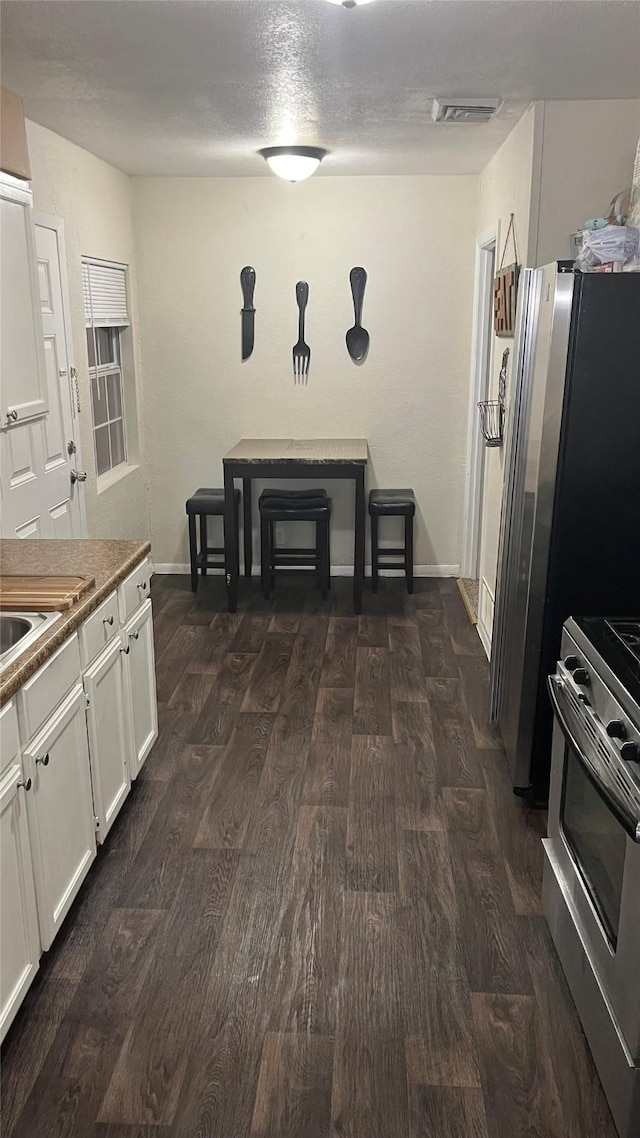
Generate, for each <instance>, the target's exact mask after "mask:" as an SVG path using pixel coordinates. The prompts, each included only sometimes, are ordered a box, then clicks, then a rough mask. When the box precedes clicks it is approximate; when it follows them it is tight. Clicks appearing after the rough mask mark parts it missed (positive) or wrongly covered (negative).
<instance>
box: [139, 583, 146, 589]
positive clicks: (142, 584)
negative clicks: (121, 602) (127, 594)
mask: <svg viewBox="0 0 640 1138" xmlns="http://www.w3.org/2000/svg"><path fill="white" fill-rule="evenodd" d="M138 588H139V589H144V590H146V588H147V582H146V581H140V582H139V584H138Z"/></svg>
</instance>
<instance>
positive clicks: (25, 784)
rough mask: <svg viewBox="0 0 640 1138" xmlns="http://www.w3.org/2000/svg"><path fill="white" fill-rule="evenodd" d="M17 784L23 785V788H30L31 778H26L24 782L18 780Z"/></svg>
mask: <svg viewBox="0 0 640 1138" xmlns="http://www.w3.org/2000/svg"><path fill="white" fill-rule="evenodd" d="M17 785H18V786H23V787H24V789H25V790H31V779H30V778H28V779H26V781H25V782H19V783H18V784H17Z"/></svg>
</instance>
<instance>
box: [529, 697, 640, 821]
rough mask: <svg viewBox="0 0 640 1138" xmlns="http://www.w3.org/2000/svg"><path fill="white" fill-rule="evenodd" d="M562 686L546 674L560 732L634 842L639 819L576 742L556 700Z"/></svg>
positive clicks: (591, 781)
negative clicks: (608, 784)
mask: <svg viewBox="0 0 640 1138" xmlns="http://www.w3.org/2000/svg"><path fill="white" fill-rule="evenodd" d="M562 687H563V680H562V678H561V677H560V676H555V675H554V676H547V688H548V689H549V698H550V700H551V705H552V707H553V711H554V714H555V717H556V720H557V722H558V726H559V727H560V729H561V731H562V734H563V735H564V737H565V739H566V740H567V742H568V743H569V745H570V746H571V747H572V748H573V750H574V751H575V753H576V755H577V756H578V759H579V760H580V764H581V766H582V768H583V770H584V773H585V774H586V776H587V778H588V779H589V782H590V783H591V785H592V786H593V788H594V790H596V791H597V793H598V794H599V795H600V797H601V798H602V799H603V801H604V802H606V804H607V806H608V807H609V809H610V811H611V813H612V814H613V815H614V817H615V818H617V819H618V822H619V823H620V825H621V826H622V828H623V829H624V830H625V831H626V833H627V834H628V835H629V837H631V838H633V840H634V842H640V819H638V817H637V816H636V814H634V812H633V811H632V810H630V809H629V807H628V806H627V805H626V803H625V802H621V801H620V799H619V798H618V797H617V795H616V794H615V793H614V791H613V790H612V789H611V787H609V786H607V783H606V782H605V781H604V780H603V778H602V775H601V774H600V772H599V770H598V768H597V767H596V766H595V765H594V763H592V761H591V759H590V758H589V757H588V755H586V754H585V753H584V748H583V747H582V746H581V744H580V743H579V742H578V740H577V739H576V737H575V735H574V733H573V731H572V730H571V727H570V726H569V724H568V723H567V721H566V719H565V716H564V713H563V711H562V708H561V706H560V702H559V700H558V692H559V691H561V690H562Z"/></svg>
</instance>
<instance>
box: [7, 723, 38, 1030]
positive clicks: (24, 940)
mask: <svg viewBox="0 0 640 1138" xmlns="http://www.w3.org/2000/svg"><path fill="white" fill-rule="evenodd" d="M5 713H6V715H7V717H11V718H13V719H15V706H14V704H13V703H10V704H7V706H6V707H4V708H3V709H2V713H1V714H2V717H3V719H4V717H5ZM15 722H16V733H17V719H16V720H15ZM6 740H7V736H6V733H5V732H4V730H3V733H2V743H3V748H4V745H5V742H6ZM16 742H17V740H16ZM7 759H8V762H7V761H6V760H7ZM2 761H3V766H4V768H5V771H4V774H3V776H2V780H1V781H0V857H1V859H2V860H1V861H0V871H1V875H2V876H1V884H0V905H1V908H2V921H1V922H0V954H1V955H0V959H1V962H2V964H1V968H0V1040H2V1039H4V1037H5V1035H6V1033H7V1031H8V1029H9V1027H10V1025H11V1023H12V1021H13V1018H14V1016H15V1014H16V1012H17V1010H18V1008H19V1007H20V1004H21V1003H22V1000H23V998H24V995H25V993H26V991H27V988H28V987H29V985H30V983H31V981H32V980H33V977H34V976H35V974H36V972H37V971H38V961H39V958H40V937H39V935H38V918H37V914H36V895H35V890H34V884H33V869H32V864H31V848H30V845H29V830H28V826H27V806H26V801H25V799H26V796H27V795H28V793H29V790H28V789H27V787H28V786H29V784H28V782H27V780H26V779H25V777H24V775H23V772H22V762H21V758H20V752H19V750H18V751H17V752H16V753H15V754H13V755H9V756H7V755H6V754H3V756H2Z"/></svg>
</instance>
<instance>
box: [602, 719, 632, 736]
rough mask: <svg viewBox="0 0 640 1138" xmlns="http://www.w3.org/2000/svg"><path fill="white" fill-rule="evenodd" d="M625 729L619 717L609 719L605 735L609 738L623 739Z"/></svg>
mask: <svg viewBox="0 0 640 1138" xmlns="http://www.w3.org/2000/svg"><path fill="white" fill-rule="evenodd" d="M626 733H627V729H626V727H625V725H624V723H623V722H622V720H621V719H611V720H610V721H609V723H607V735H608V736H609V738H610V739H624V737H625V735H626Z"/></svg>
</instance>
